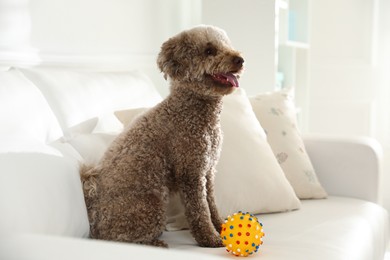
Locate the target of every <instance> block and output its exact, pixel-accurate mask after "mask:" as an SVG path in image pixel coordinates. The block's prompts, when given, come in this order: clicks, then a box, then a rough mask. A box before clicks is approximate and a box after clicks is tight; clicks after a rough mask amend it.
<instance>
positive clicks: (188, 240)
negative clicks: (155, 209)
mask: <svg viewBox="0 0 390 260" xmlns="http://www.w3.org/2000/svg"><path fill="white" fill-rule="evenodd" d="M257 217H258V219H259V221H260V222H261V223H262V224H263V229H264V232H265V237H264V238H263V241H264V244H263V245H262V246H260V249H259V252H258V253H256V254H254V255H252V256H250V258H251V259H264V260H286V259H290V260H294V259H296V260H302V259H315V260H329V259H332V260H345V259H354V260H383V253H384V251H385V249H386V246H387V242H386V241H388V228H389V227H388V226H387V224H388V214H387V212H386V211H385V210H384V209H383V208H382V207H380V206H378V205H376V204H374V203H371V202H367V201H362V200H356V199H351V198H343V197H333V196H330V197H329V198H328V199H326V200H304V201H302V206H301V209H300V210H296V211H291V212H285V213H277V214H261V215H257ZM162 239H164V240H165V241H166V242H167V243H168V244H169V247H170V248H172V249H181V250H183V251H186V252H197V253H199V252H203V253H207V254H210V255H224V256H225V257H229V255H227V253H226V251H225V249H223V248H217V249H215V248H201V247H198V246H197V245H196V242H195V240H194V239H193V238H192V236H191V234H190V233H189V231H187V230H186V231H176V232H165V233H164V234H163V236H162Z"/></svg>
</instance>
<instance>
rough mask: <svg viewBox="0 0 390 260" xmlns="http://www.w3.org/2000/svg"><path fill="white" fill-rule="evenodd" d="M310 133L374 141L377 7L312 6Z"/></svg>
mask: <svg viewBox="0 0 390 260" xmlns="http://www.w3.org/2000/svg"><path fill="white" fill-rule="evenodd" d="M311 6H312V10H311V11H312V21H311V32H310V35H311V39H310V42H311V44H310V70H311V73H310V111H309V112H310V114H309V131H311V132H321V133H327V134H338V135H339V134H345V135H353V134H357V135H370V136H372V135H373V125H372V118H373V113H374V102H375V98H376V88H375V86H374V85H373V69H374V67H373V66H374V64H373V53H372V48H373V44H374V38H373V33H374V1H372V0H358V1H357V0H342V1H340V0H316V1H312V5H311Z"/></svg>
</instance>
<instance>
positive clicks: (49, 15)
mask: <svg viewBox="0 0 390 260" xmlns="http://www.w3.org/2000/svg"><path fill="white" fill-rule="evenodd" d="M200 10H201V0H191V1H186V0H164V1H155V0H110V1H107V0H0V65H4V66H6V65H12V64H17V65H20V64H25V65H58V66H73V67H79V66H81V67H101V68H102V69H118V68H119V69H131V68H141V69H144V70H146V71H148V73H150V75H151V76H152V78H153V79H154V80H155V82H156V83H157V84H158V85H159V88H160V90H161V92H163V93H166V92H167V91H168V90H167V89H166V88H165V86H160V85H164V84H165V83H164V82H163V80H162V76H161V75H159V73H158V71H157V66H156V63H155V59H156V56H157V53H158V51H159V49H160V45H161V43H162V42H163V41H165V40H166V39H168V38H169V37H170V36H172V35H173V34H176V33H178V32H179V31H181V30H183V29H185V28H188V27H192V26H194V25H196V24H198V23H200Z"/></svg>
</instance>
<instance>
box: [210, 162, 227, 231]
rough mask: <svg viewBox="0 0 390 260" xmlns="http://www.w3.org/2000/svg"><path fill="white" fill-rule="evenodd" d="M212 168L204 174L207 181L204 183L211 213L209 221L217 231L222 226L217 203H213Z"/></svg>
mask: <svg viewBox="0 0 390 260" xmlns="http://www.w3.org/2000/svg"><path fill="white" fill-rule="evenodd" d="M214 172H215V171H214V170H213V169H212V170H210V171H209V173H208V174H207V176H206V179H207V183H206V188H207V202H208V204H209V209H210V215H211V221H212V222H213V224H214V227H215V229H216V230H217V232H218V233H220V232H221V228H222V223H223V221H222V219H221V216H220V215H219V212H218V208H217V204H216V203H215V196H214V176H215V175H214Z"/></svg>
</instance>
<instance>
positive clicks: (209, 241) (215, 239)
mask: <svg viewBox="0 0 390 260" xmlns="http://www.w3.org/2000/svg"><path fill="white" fill-rule="evenodd" d="M198 244H199V246H201V247H223V246H224V244H223V243H222V239H221V238H220V237H219V236H217V235H214V236H212V237H207V238H205V239H202V240H201V241H198Z"/></svg>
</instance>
